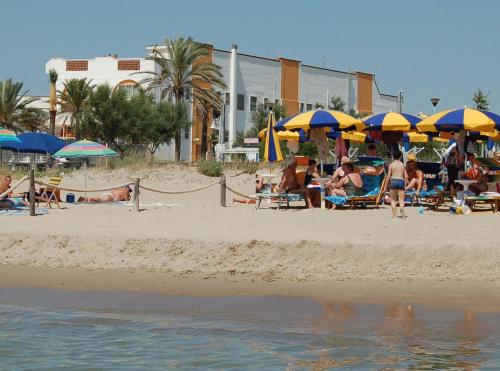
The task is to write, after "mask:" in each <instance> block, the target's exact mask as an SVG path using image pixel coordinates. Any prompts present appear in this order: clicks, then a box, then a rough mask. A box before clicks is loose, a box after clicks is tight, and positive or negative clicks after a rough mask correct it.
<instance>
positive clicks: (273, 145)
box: [264, 112, 283, 162]
mask: <svg viewBox="0 0 500 371" xmlns="http://www.w3.org/2000/svg"><path fill="white" fill-rule="evenodd" d="M275 125H276V120H275V119H274V113H272V112H270V113H269V116H268V118H267V132H266V143H265V147H264V160H265V161H267V162H274V161H282V160H283V155H282V154H281V148H280V143H279V140H278V136H277V134H276V130H275V128H274V127H275Z"/></svg>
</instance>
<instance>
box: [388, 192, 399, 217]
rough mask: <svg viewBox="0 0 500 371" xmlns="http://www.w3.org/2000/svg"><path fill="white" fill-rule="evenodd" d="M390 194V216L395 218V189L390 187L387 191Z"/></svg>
mask: <svg viewBox="0 0 500 371" xmlns="http://www.w3.org/2000/svg"><path fill="white" fill-rule="evenodd" d="M389 194H390V196H391V210H392V217H393V218H395V217H396V215H397V207H396V202H397V190H395V189H391V191H390V192H389Z"/></svg>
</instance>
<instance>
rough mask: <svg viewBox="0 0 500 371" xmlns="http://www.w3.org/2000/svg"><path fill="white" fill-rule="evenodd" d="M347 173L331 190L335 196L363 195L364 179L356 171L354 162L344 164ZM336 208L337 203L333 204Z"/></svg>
mask: <svg viewBox="0 0 500 371" xmlns="http://www.w3.org/2000/svg"><path fill="white" fill-rule="evenodd" d="M342 168H343V170H344V173H345V175H344V176H343V177H342V178H341V179H340V180H339V181H338V182H337V183H336V184H335V188H333V189H332V190H331V195H333V196H342V197H348V196H362V195H363V180H362V179H361V175H359V173H356V172H354V165H353V164H352V162H346V163H344V165H342ZM332 208H333V209H334V208H335V204H332Z"/></svg>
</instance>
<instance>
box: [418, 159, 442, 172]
mask: <svg viewBox="0 0 500 371" xmlns="http://www.w3.org/2000/svg"><path fill="white" fill-rule="evenodd" d="M417 167H418V169H419V170H420V171H421V172H423V173H424V174H438V173H439V172H440V171H441V163H440V162H429V161H417Z"/></svg>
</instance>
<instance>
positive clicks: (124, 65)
mask: <svg viewBox="0 0 500 371" xmlns="http://www.w3.org/2000/svg"><path fill="white" fill-rule="evenodd" d="M140 69H141V62H140V60H138V59H129V60H126V59H125V60H124V59H122V60H119V61H118V70H119V71H139V70H140Z"/></svg>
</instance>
